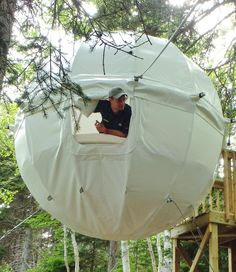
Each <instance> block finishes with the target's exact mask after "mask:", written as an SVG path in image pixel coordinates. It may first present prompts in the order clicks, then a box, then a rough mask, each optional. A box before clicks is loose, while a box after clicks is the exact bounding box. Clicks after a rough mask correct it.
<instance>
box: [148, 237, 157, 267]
mask: <svg viewBox="0 0 236 272" xmlns="http://www.w3.org/2000/svg"><path fill="white" fill-rule="evenodd" d="M147 244H148V251H149V254H150V257H151V261H152V271H153V272H157V265H156V260H155V255H154V252H153V248H152V242H151V239H150V238H147Z"/></svg>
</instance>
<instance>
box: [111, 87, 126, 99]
mask: <svg viewBox="0 0 236 272" xmlns="http://www.w3.org/2000/svg"><path fill="white" fill-rule="evenodd" d="M123 95H125V96H128V95H127V93H126V92H125V91H124V90H123V89H122V88H120V87H114V88H112V89H111V90H110V92H109V97H114V98H115V99H119V98H120V97H121V96H123Z"/></svg>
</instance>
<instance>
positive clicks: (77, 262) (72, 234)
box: [71, 231, 79, 272]
mask: <svg viewBox="0 0 236 272" xmlns="http://www.w3.org/2000/svg"><path fill="white" fill-rule="evenodd" d="M71 241H72V245H73V249H74V259H75V272H79V249H78V244H77V242H76V239H75V232H74V231H73V232H71Z"/></svg>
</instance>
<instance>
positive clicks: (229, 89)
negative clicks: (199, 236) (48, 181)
mask: <svg viewBox="0 0 236 272" xmlns="http://www.w3.org/2000/svg"><path fill="white" fill-rule="evenodd" d="M193 6H194V9H193V10H192V12H191V14H190V16H188V18H187V19H186V20H185V21H184V18H186V15H188V14H189V11H190V10H191V8H192V7H193ZM235 19H236V3H235V0H199V1H194V2H193V1H190V0H189V1H187V0H186V1H182V2H181V1H170V0H169V1H168V0H130V1H128V0H117V1H112V0H94V1H78V0H51V1H39V0H0V201H1V202H0V222H1V224H0V272H8V271H17V272H19V271H20V272H24V271H28V272H60V271H67V272H68V271H79V270H80V271H96V272H98V271H116V272H118V271H158V272H162V271H171V268H170V267H171V247H170V243H171V242H170V239H169V232H168V231H166V232H164V233H161V234H158V235H157V236H153V237H150V238H148V239H146V240H138V241H122V242H121V243H118V242H114V241H103V240H99V239H94V238H90V237H86V236H83V235H80V234H78V233H76V234H75V233H73V232H72V231H71V230H68V229H66V228H65V227H64V226H62V224H61V223H60V222H58V221H57V220H55V219H53V218H51V216H50V215H49V214H47V213H46V212H45V211H42V210H40V208H39V206H38V204H37V203H36V202H35V200H34V199H33V197H32V196H31V194H30V192H29V191H28V189H27V188H26V186H25V184H24V182H23V181H22V178H21V176H20V173H19V170H18V168H17V164H16V159H15V153H14V137H13V135H12V134H11V132H9V130H7V129H6V127H7V126H8V125H9V124H10V125H11V124H14V116H15V114H16V112H17V110H18V108H19V106H20V105H21V104H22V103H23V101H24V100H27V101H28V102H30V103H31V102H32V105H33V101H32V99H31V98H30V96H29V93H28V91H27V88H26V86H29V85H30V84H31V82H32V81H35V80H36V82H37V84H42V82H48V81H47V80H49V81H50V84H48V90H47V97H48V101H49V102H50V103H52V104H53V95H55V93H57V92H61V93H63V94H64V93H66V92H68V90H70V89H71V88H72V85H71V82H68V77H67V75H68V73H69V64H70V60H71V56H72V55H73V51H74V50H75V49H74V48H75V46H74V45H75V44H76V41H78V40H79V39H81V38H83V39H85V40H89V39H90V38H91V36H92V35H93V36H96V37H97V39H98V40H99V42H100V43H104V44H106V36H107V35H108V36H109V35H110V33H111V32H112V31H133V32H135V33H138V34H139V35H141V34H143V35H146V34H149V35H153V36H156V37H161V38H166V39H170V38H171V39H172V42H173V43H174V44H176V45H177V46H178V47H179V48H180V49H181V50H182V51H183V52H184V53H185V54H186V55H187V56H188V57H190V58H191V59H192V60H193V61H194V62H196V63H197V64H198V65H199V66H200V67H201V68H202V69H203V70H205V71H206V73H207V74H208V75H209V77H210V78H211V79H212V81H213V83H214V85H215V88H216V90H217V92H218V95H219V97H220V99H221V104H222V109H223V112H224V116H225V117H226V118H228V119H229V120H232V121H233V120H235V115H236V106H235V102H236V101H235V90H236V88H235V87H236V82H235V78H236V70H235V67H236V66H235V62H236V43H235V42H236V33H235V26H236V20H235ZM182 22H184V23H183V24H182V25H181V23H182ZM180 25H181V27H179V26H180ZM176 30H178V31H177V32H176ZM68 45H69V46H68ZM68 48H69V50H68ZM45 67H49V68H50V67H51V68H50V69H48V68H47V69H46V70H47V72H45ZM52 67H54V68H53V69H56V72H55V71H54V70H53V69H52ZM73 92H74V93H75V94H76V95H79V96H81V95H83V94H82V93H81V89H80V88H79V86H73ZM48 101H46V102H48ZM41 107H42V109H43V105H41ZM31 110H32V111H33V110H34V108H33V106H32V107H31ZM45 115H46V113H45ZM227 128H228V129H227V137H226V142H227V145H228V146H230V148H234V142H235V125H234V123H233V122H232V123H231V124H229V125H228V126H227ZM25 219H27V220H25ZM183 246H184V247H186V249H187V250H188V252H189V255H190V256H194V252H196V250H197V246H196V245H195V244H191V245H183ZM220 256H221V267H220V271H222V272H224V271H227V258H226V253H225V252H224V251H222V252H221V254H220ZM200 266H201V270H200V271H203V272H204V271H208V262H207V252H206V258H204V259H203V261H202V262H201V263H200ZM181 271H188V267H187V266H186V264H185V263H182V264H181Z"/></svg>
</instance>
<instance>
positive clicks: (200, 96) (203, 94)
mask: <svg viewBox="0 0 236 272" xmlns="http://www.w3.org/2000/svg"><path fill="white" fill-rule="evenodd" d="M205 95H206V94H205V93H204V92H201V93H199V95H198V97H199V98H203V97H204V96H205Z"/></svg>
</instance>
